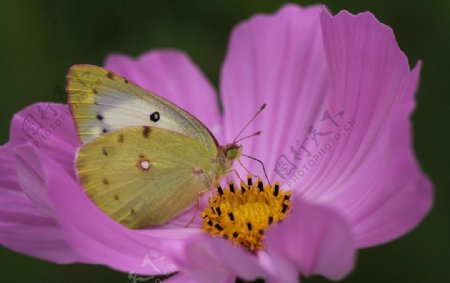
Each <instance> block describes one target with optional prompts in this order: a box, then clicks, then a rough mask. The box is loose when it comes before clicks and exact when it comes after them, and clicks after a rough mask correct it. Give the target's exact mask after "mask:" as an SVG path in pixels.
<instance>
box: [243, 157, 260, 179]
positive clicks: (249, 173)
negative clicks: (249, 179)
mask: <svg viewBox="0 0 450 283" xmlns="http://www.w3.org/2000/svg"><path fill="white" fill-rule="evenodd" d="M238 162H239V165H241V167H242V168H244V170H245V171H247V174H248V175H252V176H255V177H256V178H259V175H256V174H253V173H252V172H250V170H248V169H247V167H245V165H244V164H243V163H242V162H241V160H239V159H238Z"/></svg>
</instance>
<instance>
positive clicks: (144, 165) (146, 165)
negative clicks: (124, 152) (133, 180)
mask: <svg viewBox="0 0 450 283" xmlns="http://www.w3.org/2000/svg"><path fill="white" fill-rule="evenodd" d="M139 165H140V166H141V168H142V169H144V170H148V169H149V168H150V162H148V160H141V162H140V163H139Z"/></svg>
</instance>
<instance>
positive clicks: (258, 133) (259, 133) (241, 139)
mask: <svg viewBox="0 0 450 283" xmlns="http://www.w3.org/2000/svg"><path fill="white" fill-rule="evenodd" d="M261 134H262V132H261V131H257V132H256V133H253V134H251V135H249V136H246V137H243V138H240V139H238V140H237V141H234V143H238V142H240V141H243V140H246V139H248V138H251V137H254V136H259V135H261Z"/></svg>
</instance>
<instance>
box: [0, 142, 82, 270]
mask: <svg viewBox="0 0 450 283" xmlns="http://www.w3.org/2000/svg"><path fill="white" fill-rule="evenodd" d="M3 149H4V148H2V150H1V151H2V153H4V151H3ZM15 153H16V156H17V157H18V160H17V172H18V175H19V176H20V177H21V181H22V185H24V186H27V189H28V190H27V192H28V193H29V196H27V194H25V193H24V192H22V190H21V187H20V185H19V183H17V184H16V185H15V186H14V187H15V188H14V189H13V190H11V189H10V188H7V187H5V185H8V184H7V183H5V182H4V180H1V181H0V244H1V245H3V246H6V247H8V248H10V249H12V250H14V251H17V252H21V253H25V254H28V255H31V256H34V257H39V258H43V259H46V260H51V261H54V262H57V263H70V262H76V261H81V257H80V256H79V255H78V254H76V253H75V252H74V251H73V250H72V249H71V247H70V246H69V245H68V244H67V242H66V240H65V238H64V235H63V233H62V231H61V229H60V227H59V224H58V223H57V221H56V219H55V218H54V217H53V214H52V211H51V209H50V208H49V207H48V206H47V205H48V202H47V201H48V199H47V198H46V195H45V189H44V188H43V186H42V185H43V184H42V179H41V178H40V176H41V175H35V173H36V172H40V173H39V174H42V171H43V165H42V163H41V162H40V160H39V159H37V158H36V157H35V156H34V154H33V152H30V151H28V150H27V148H26V147H25V146H23V147H22V148H20V147H17V148H16V149H15ZM23 154H26V155H27V157H26V159H24V158H23ZM6 156H7V155H6V154H5V155H2V160H1V163H0V168H2V169H4V168H5V167H8V166H9V165H14V164H16V162H15V160H14V156H13V155H12V154H8V158H6ZM28 161H29V162H30V163H28ZM9 174H12V175H13V176H17V175H16V172H10V173H9ZM22 178H25V180H23V179H22ZM33 180H35V181H36V182H37V183H35V184H33V183H32V181H33ZM18 181H19V179H18V180H17V182H18ZM32 189H36V192H34V191H33V190H32ZM32 196H36V197H38V199H33V200H31V199H30V197H32Z"/></svg>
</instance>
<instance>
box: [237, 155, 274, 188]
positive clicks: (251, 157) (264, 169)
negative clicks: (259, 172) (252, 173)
mask: <svg viewBox="0 0 450 283" xmlns="http://www.w3.org/2000/svg"><path fill="white" fill-rule="evenodd" d="M241 155H242V156H245V157H247V158H250V159H253V160H255V161H258V162H259V163H260V164H261V166H262V168H263V171H264V176H266V180H267V183H268V184H269V185H270V181H269V177H267V172H266V167H265V166H264V163H263V162H262V161H261V160H259V159H258V158H255V157H253V156H249V155H245V154H241Z"/></svg>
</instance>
